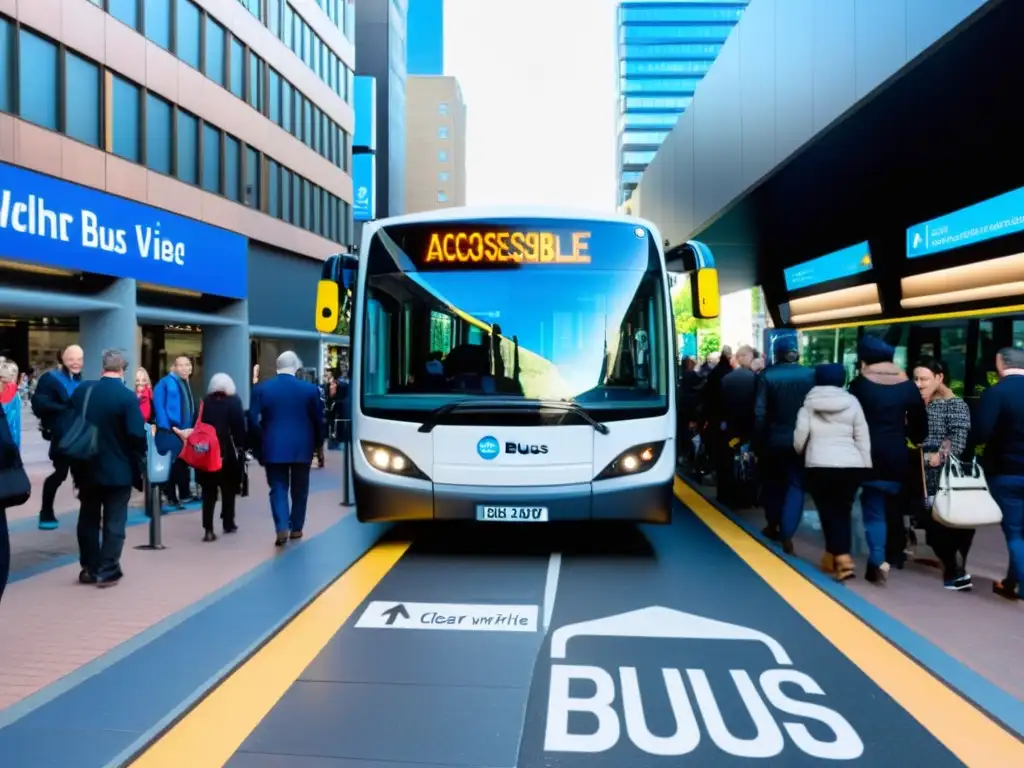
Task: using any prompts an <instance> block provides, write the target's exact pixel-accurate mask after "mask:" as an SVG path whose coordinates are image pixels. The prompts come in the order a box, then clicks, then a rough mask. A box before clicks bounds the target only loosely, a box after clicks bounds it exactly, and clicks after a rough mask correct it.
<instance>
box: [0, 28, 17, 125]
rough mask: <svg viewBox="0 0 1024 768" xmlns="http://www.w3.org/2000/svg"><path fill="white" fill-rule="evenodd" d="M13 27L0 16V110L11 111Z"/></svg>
mask: <svg viewBox="0 0 1024 768" xmlns="http://www.w3.org/2000/svg"><path fill="white" fill-rule="evenodd" d="M13 35H14V27H13V26H12V25H11V24H8V23H7V21H6V20H5V19H4V18H2V17H0V112H13V111H14V110H13V108H12V107H13V101H14V99H13V98H12V94H11V91H12V88H11V64H12V61H11V57H12V55H13V53H14V40H13Z"/></svg>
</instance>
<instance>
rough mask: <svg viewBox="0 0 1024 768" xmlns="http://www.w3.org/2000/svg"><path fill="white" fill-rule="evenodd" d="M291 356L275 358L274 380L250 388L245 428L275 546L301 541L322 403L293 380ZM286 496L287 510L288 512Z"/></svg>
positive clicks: (296, 363) (313, 388)
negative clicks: (266, 489)
mask: <svg viewBox="0 0 1024 768" xmlns="http://www.w3.org/2000/svg"><path fill="white" fill-rule="evenodd" d="M300 368H302V361H301V360H299V357H298V355H296V354H295V353H294V352H290V351H289V352H284V353H282V354H281V356H280V357H278V358H277V376H275V377H274V378H272V379H270V380H269V381H266V382H264V383H262V384H259V385H257V386H256V387H255V389H253V392H252V402H251V403H250V404H249V429H250V434H251V435H252V437H253V444H254V447H255V452H256V459H257V460H258V461H259V463H260V464H261V465H262V466H263V467H264V468H265V469H266V472H267V484H268V485H269V486H270V511H271V513H272V514H273V516H274V528H275V530H276V531H277V539H276V542H275V543H276V544H277V546H279V547H280V546H283V545H284V544H285V543H286V542H287V541H288V540H289V538H291V539H299V538H302V528H303V525H305V522H306V503H307V501H308V499H309V470H310V465H311V464H312V463H313V456H314V455H315V454H316V450H317V448H318V447H319V446H320V444H321V443H322V442H323V440H324V405H323V401H322V400H321V399H320V389H319V387H317V385H316V384H313V383H312V382H308V381H301V380H300V379H298V378H296V376H295V374H296V372H297V371H298V370H299V369H300ZM289 497H290V498H291V509H290V510H289V505H288V502H289Z"/></svg>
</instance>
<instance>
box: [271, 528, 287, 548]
mask: <svg viewBox="0 0 1024 768" xmlns="http://www.w3.org/2000/svg"><path fill="white" fill-rule="evenodd" d="M287 543H288V531H278V532H277V539H276V540H275V541H274V545H275V546H278V547H283V546H284V545H285V544H287Z"/></svg>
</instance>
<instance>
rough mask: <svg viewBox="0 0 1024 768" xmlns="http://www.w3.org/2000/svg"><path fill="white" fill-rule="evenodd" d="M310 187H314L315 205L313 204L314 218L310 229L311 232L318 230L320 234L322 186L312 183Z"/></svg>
mask: <svg viewBox="0 0 1024 768" xmlns="http://www.w3.org/2000/svg"><path fill="white" fill-rule="evenodd" d="M310 187H311V188H312V191H313V205H312V206H311V207H312V209H313V220H312V221H311V222H310V226H309V230H310V231H311V232H316V233H317V234H318V235H319V234H320V224H321V219H320V213H321V211H320V187H318V186H316V185H315V184H311V185H310Z"/></svg>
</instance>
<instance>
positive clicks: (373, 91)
mask: <svg viewBox="0 0 1024 768" xmlns="http://www.w3.org/2000/svg"><path fill="white" fill-rule="evenodd" d="M352 102H353V104H352V106H353V109H354V110H355V113H356V129H355V135H354V136H353V137H352V146H353V147H358V148H361V149H366V150H369V151H370V152H376V151H377V79H376V78H375V77H369V76H367V75H357V76H356V77H355V83H354V86H353V94H352Z"/></svg>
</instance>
